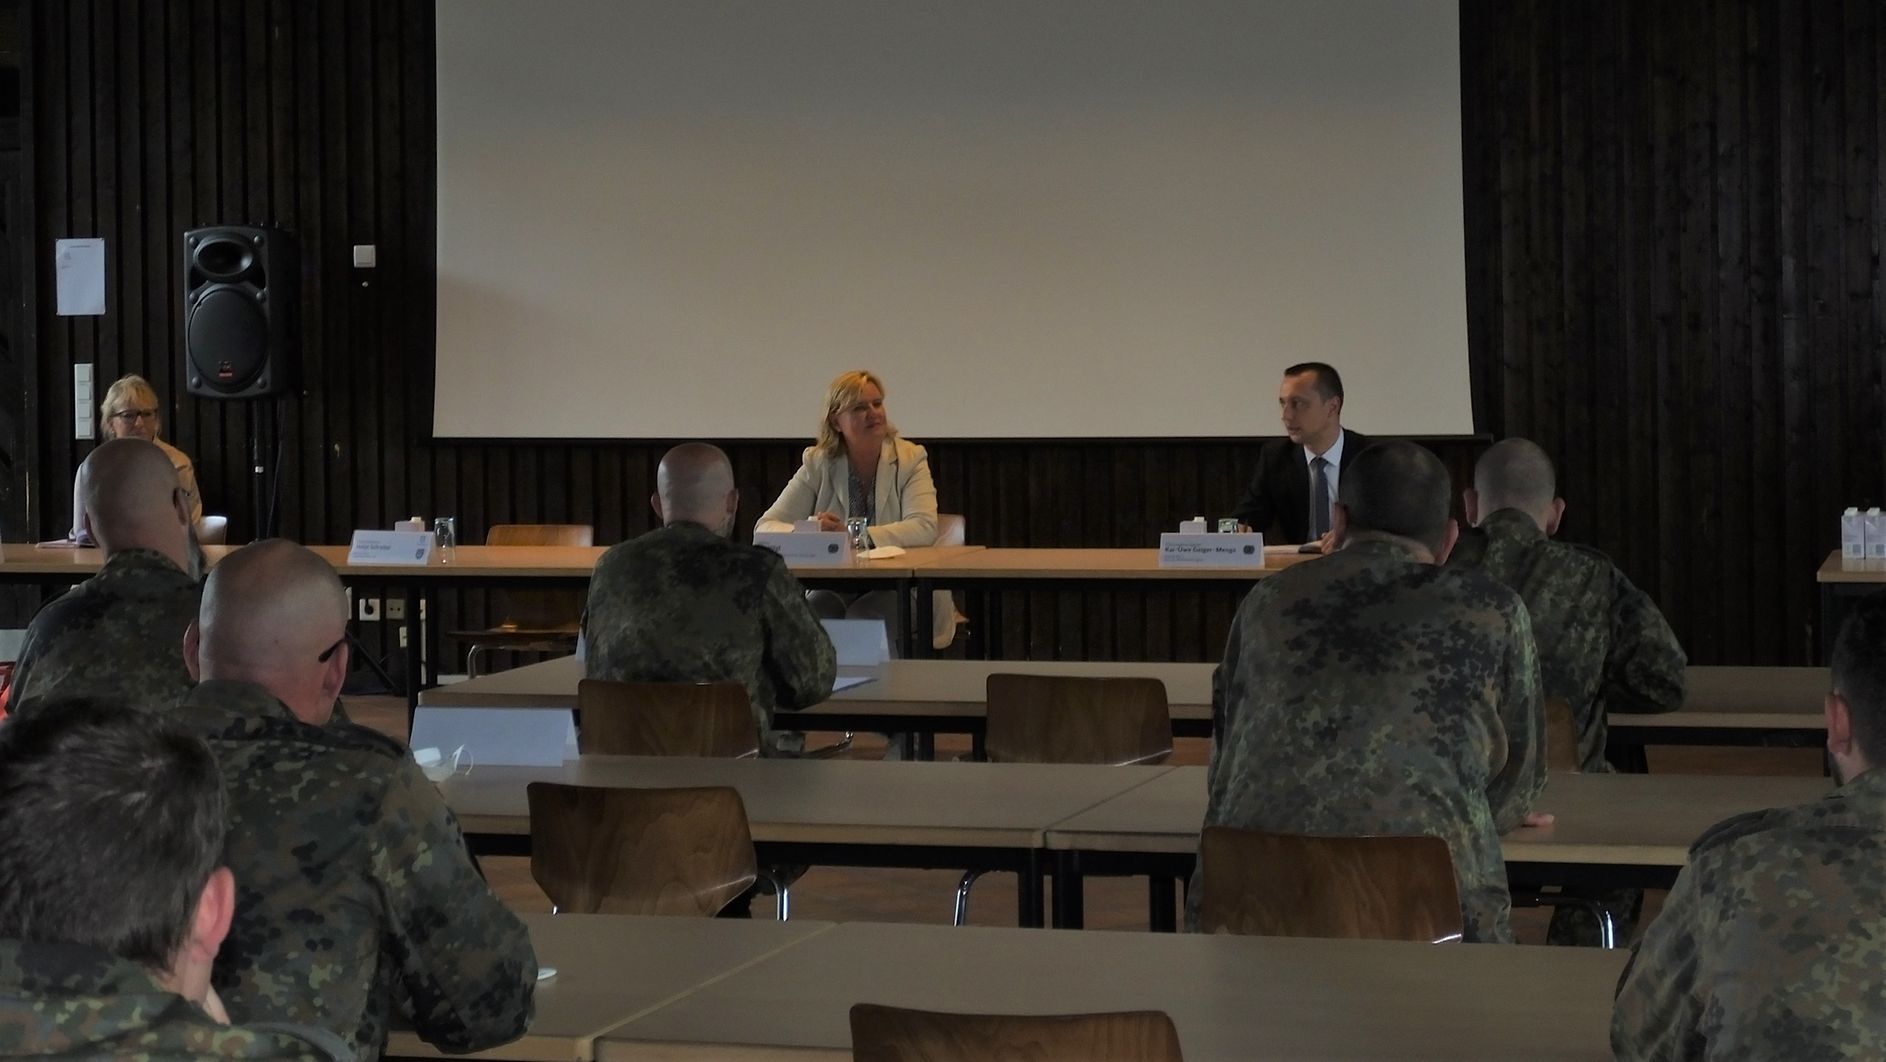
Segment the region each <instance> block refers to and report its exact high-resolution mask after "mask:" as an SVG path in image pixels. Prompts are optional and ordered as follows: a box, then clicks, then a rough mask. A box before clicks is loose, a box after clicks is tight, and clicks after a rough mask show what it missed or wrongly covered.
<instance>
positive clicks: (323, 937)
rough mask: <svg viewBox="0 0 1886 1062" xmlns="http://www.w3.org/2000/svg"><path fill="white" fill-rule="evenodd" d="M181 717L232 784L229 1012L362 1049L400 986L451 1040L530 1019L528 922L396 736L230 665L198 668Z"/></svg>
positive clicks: (439, 1042)
mask: <svg viewBox="0 0 1886 1062" xmlns="http://www.w3.org/2000/svg"><path fill="white" fill-rule="evenodd" d="M176 718H177V720H178V721H179V722H180V723H181V724H182V725H184V726H186V727H188V728H189V729H191V730H193V731H195V732H196V733H197V734H198V735H199V736H201V737H203V738H204V739H206V740H207V741H208V742H209V745H210V748H211V749H212V750H213V751H214V752H215V753H216V758H217V763H218V765H219V766H220V767H221V769H222V776H223V785H224V787H225V789H226V790H227V793H228V801H229V839H228V842H227V849H226V853H225V854H226V857H227V861H228V863H229V867H230V869H231V870H232V871H233V872H234V873H235V876H236V919H235V923H234V925H232V926H231V927H230V931H229V937H228V939H227V940H225V941H224V942H223V949H222V952H221V953H220V954H219V955H217V957H216V970H215V980H214V983H215V985H216V990H217V992H218V993H220V994H221V995H222V997H223V1002H224V1004H225V1005H226V1006H227V1007H228V1008H229V1014H230V1017H231V1018H234V1019H235V1020H237V1021H255V1020H260V1019H265V1018H267V1019H282V1020H288V1021H296V1022H305V1023H307V1024H310V1025H319V1026H322V1027H324V1028H328V1029H332V1030H334V1031H335V1032H337V1033H339V1034H341V1035H342V1036H343V1037H346V1039H347V1041H348V1043H349V1046H350V1047H351V1048H352V1049H353V1050H354V1051H356V1052H357V1053H358V1054H359V1055H360V1057H361V1058H363V1059H371V1058H376V1057H378V1055H379V1053H380V1052H381V1050H383V1049H384V1047H385V1044H386V1026H387V1011H388V1004H389V1003H391V1002H393V1001H395V1000H397V1002H398V1005H399V1007H400V1009H401V1011H402V1013H403V1014H405V1016H406V1017H408V1018H409V1019H410V1020H411V1022H412V1024H413V1028H414V1029H415V1031H417V1032H418V1034H419V1035H420V1037H422V1038H423V1039H425V1040H426V1041H427V1042H429V1043H432V1044H434V1045H435V1046H437V1047H439V1048H441V1049H443V1050H446V1051H473V1050H478V1049H480V1048H485V1047H490V1046H492V1045H494V1044H499V1043H503V1042H505V1041H508V1040H512V1039H515V1038H516V1037H518V1036H519V1035H521V1034H522V1033H523V1032H524V1029H525V1028H526V1026H528V1025H529V1023H530V1019H531V1015H532V1009H533V1000H532V995H533V992H534V990H535V988H536V977H537V960H536V957H535V955H534V954H533V952H532V951H531V944H530V938H529V935H528V934H527V933H526V931H525V929H524V925H523V923H522V922H520V921H518V918H517V916H516V915H514V914H512V913H511V912H510V911H509V910H507V909H506V908H505V906H504V904H503V903H502V902H500V901H499V900H498V898H497V896H496V895H494V894H493V893H492V891H491V889H490V888H489V887H488V886H486V884H485V883H484V881H483V880H482V879H481V878H480V877H479V876H478V871H477V869H476V868H475V867H473V866H472V863H471V859H470V857H469V856H468V855H467V854H466V851H465V841H464V838H463V837H462V836H460V834H459V830H458V822H457V820H455V819H454V818H453V817H452V814H451V812H450V811H448V810H447V809H446V806H445V801H444V800H443V799H442V798H441V797H440V796H439V793H438V791H437V790H436V789H434V788H433V786H432V783H430V782H428V781H427V780H426V777H425V775H424V774H422V773H421V772H420V770H419V767H418V766H417V765H416V764H414V763H413V760H412V757H411V756H409V755H408V754H407V752H406V748H405V746H403V745H401V744H400V743H399V742H397V741H394V740H393V739H391V738H388V737H385V736H384V735H381V734H379V733H377V732H375V731H372V730H368V729H366V728H365V727H360V726H354V725H351V724H342V725H330V726H327V727H314V726H309V725H307V724H305V723H302V722H300V721H298V720H296V719H295V718H294V717H293V716H292V715H291V714H290V713H289V710H288V708H287V706H286V705H283V704H282V703H281V702H280V701H277V700H276V699H275V698H273V697H271V696H270V695H269V694H268V692H267V691H265V690H263V689H261V688H260V687H256V686H251V685H248V684H246V683H240V682H228V681H218V680H208V681H205V682H204V683H203V684H202V685H200V686H198V687H197V688H196V689H195V690H194V691H193V692H192V693H191V694H190V696H189V698H188V699H186V700H185V701H184V703H183V704H182V705H181V706H179V708H178V709H177V714H176Z"/></svg>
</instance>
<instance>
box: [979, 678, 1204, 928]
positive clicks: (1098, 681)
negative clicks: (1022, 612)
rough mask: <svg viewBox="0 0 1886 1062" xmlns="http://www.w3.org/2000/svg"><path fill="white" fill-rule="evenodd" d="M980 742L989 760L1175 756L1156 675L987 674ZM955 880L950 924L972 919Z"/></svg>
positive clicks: (1109, 760)
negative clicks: (985, 702) (1154, 676)
mask: <svg viewBox="0 0 1886 1062" xmlns="http://www.w3.org/2000/svg"><path fill="white" fill-rule="evenodd" d="M984 689H985V697H986V699H987V701H988V705H989V714H988V720H987V722H986V724H985V731H984V733H985V737H984V739H983V747H984V749H985V750H986V751H987V753H988V757H989V760H990V761H991V762H994V763H1103V764H1112V765H1115V766H1127V765H1130V764H1136V763H1160V762H1163V761H1164V760H1165V759H1166V757H1168V756H1170V755H1172V712H1171V710H1170V708H1169V707H1168V706H1167V704H1166V685H1165V683H1163V682H1160V681H1159V680H1158V679H1155V678H1084V677H1079V676H1074V675H1007V674H995V675H990V676H989V680H988V684H987V686H986V687H984ZM981 876H982V875H981V872H980V871H975V870H971V871H967V872H965V873H964V874H963V876H962V879H961V880H960V881H958V882H957V883H956V905H955V910H954V913H953V915H952V918H951V921H952V923H953V924H955V925H959V926H960V925H963V924H964V923H965V922H966V921H967V920H968V918H969V890H970V889H971V888H973V887H974V886H975V884H976V879H977V878H978V877H981Z"/></svg>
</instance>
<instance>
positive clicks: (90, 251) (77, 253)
mask: <svg viewBox="0 0 1886 1062" xmlns="http://www.w3.org/2000/svg"><path fill="white" fill-rule="evenodd" d="M52 272H53V276H54V277H55V278H57V279H56V283H55V286H56V287H57V288H58V291H59V308H58V314H59V316H61V317H80V316H95V315H97V314H102V313H104V312H105V241H104V240H100V239H87V240H59V241H57V242H56V243H55V244H54V245H53V252H52Z"/></svg>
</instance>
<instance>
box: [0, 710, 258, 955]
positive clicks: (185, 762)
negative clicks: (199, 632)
mask: <svg viewBox="0 0 1886 1062" xmlns="http://www.w3.org/2000/svg"><path fill="white" fill-rule="evenodd" d="M223 830H224V826H223V786H222V778H221V776H220V775H219V774H218V773H217V769H216V759H215V757H214V755H213V754H212V753H211V752H210V750H209V746H207V745H205V744H204V743H203V742H202V741H200V740H198V739H197V738H194V737H191V736H190V735H188V734H186V733H184V732H183V731H181V730H178V729H175V728H174V727H173V726H170V725H167V724H165V723H164V722H163V721H162V720H161V719H160V718H156V717H153V716H151V715H149V714H148V713H141V712H138V711H137V710H135V709H133V708H131V707H130V706H129V705H125V704H117V703H109V702H105V701H102V700H85V699H75V698H74V699H62V700H53V701H47V702H44V703H42V704H41V705H40V706H39V708H38V709H37V710H36V711H35V712H33V714H31V715H29V716H26V717H24V718H18V719H14V720H12V721H10V722H8V723H6V724H5V725H3V726H0V938H9V939H14V940H30V941H47V942H60V943H68V944H83V945H87V946H90V947H94V948H98V949H100V950H102V951H105V952H108V953H110V954H112V955H115V956H117V957H119V958H121V959H125V960H128V961H131V962H136V963H140V964H142V965H144V966H146V967H149V968H151V969H156V970H164V969H168V968H169V967H170V965H171V963H172V962H173V960H174V959H175V957H176V955H177V953H178V951H179V949H181V948H182V946H183V943H184V941H185V939H187V937H188V935H189V931H190V923H191V920H192V919H193V917H194V916H195V912H196V904H197V898H198V897H199V896H200V895H201V893H202V891H203V884H204V882H206V881H208V880H209V876H210V874H211V872H213V871H214V870H215V869H216V867H217V865H218V864H219V863H221V861H222V853H223Z"/></svg>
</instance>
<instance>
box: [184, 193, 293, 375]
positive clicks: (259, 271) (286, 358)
mask: <svg viewBox="0 0 1886 1062" xmlns="http://www.w3.org/2000/svg"><path fill="white" fill-rule="evenodd" d="M300 279H301V258H300V255H299V253H298V252H297V250H296V247H295V238H294V237H293V236H291V235H289V234H288V233H286V232H283V231H281V230H280V229H259V228H251V227H249V226H246V225H212V226H210V227H209V228H203V229H191V230H190V231H189V232H186V233H184V234H183V358H184V366H183V367H184V380H185V381H186V382H185V390H187V391H189V392H190V393H191V394H193V395H197V396H199V397H202V398H260V397H264V396H268V395H278V394H282V393H283V392H285V391H287V390H289V388H290V387H292V386H293V380H292V379H291V377H292V375H293V372H292V363H293V357H292V354H293V351H292V349H291V346H292V343H293V339H294V333H293V332H292V331H291V330H290V326H289V318H290V317H291V316H292V314H293V311H294V308H295V293H296V290H297V288H298V287H299V286H300V284H299V282H300Z"/></svg>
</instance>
